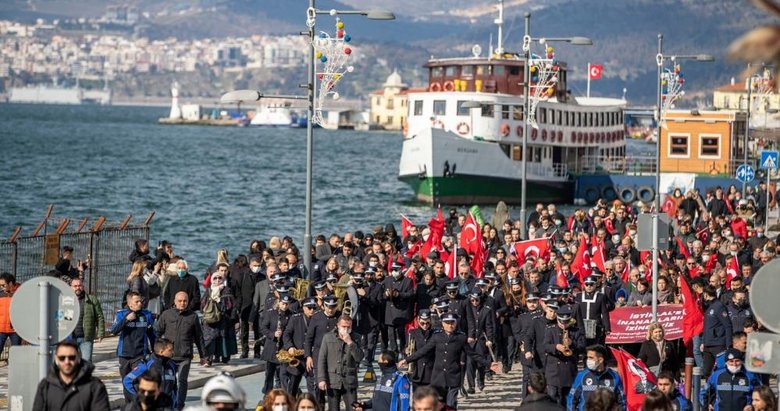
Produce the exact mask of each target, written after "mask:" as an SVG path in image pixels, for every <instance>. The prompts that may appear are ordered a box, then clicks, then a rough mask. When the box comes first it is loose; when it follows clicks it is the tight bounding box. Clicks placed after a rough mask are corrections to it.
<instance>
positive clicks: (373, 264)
mask: <svg viewBox="0 0 780 411" xmlns="http://www.w3.org/2000/svg"><path fill="white" fill-rule="evenodd" d="M368 266H369V267H376V261H369V262H368Z"/></svg>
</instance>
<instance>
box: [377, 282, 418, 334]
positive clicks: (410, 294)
mask: <svg viewBox="0 0 780 411" xmlns="http://www.w3.org/2000/svg"><path fill="white" fill-rule="evenodd" d="M382 285H383V286H384V289H385V291H387V290H391V292H392V294H393V295H392V297H387V295H386V294H385V292H382V297H383V299H384V302H385V304H386V306H385V325H403V324H406V323H408V322H409V321H411V319H412V313H413V310H414V297H415V292H414V288H413V287H412V280H411V279H410V278H408V277H401V278H399V279H397V280H396V279H395V278H393V276H388V277H387V278H385V279H384V280H383V281H382Z"/></svg>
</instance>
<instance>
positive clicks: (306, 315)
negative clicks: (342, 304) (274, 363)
mask: <svg viewBox="0 0 780 411" xmlns="http://www.w3.org/2000/svg"><path fill="white" fill-rule="evenodd" d="M301 305H302V306H303V309H302V311H303V312H301V313H298V314H293V315H292V316H291V317H290V320H289V321H288V322H287V327H285V328H284V333H283V334H282V348H283V349H285V350H287V351H288V352H290V354H291V355H292V353H293V350H302V349H303V347H304V341H305V339H306V330H308V329H309V323H310V322H311V319H312V317H313V316H314V313H316V312H317V309H318V308H319V306H318V305H317V300H316V299H315V298H314V297H308V298H305V299H304V300H303V302H302V304H301ZM296 358H297V359H298V361H299V362H300V364H299V365H298V366H297V367H291V366H288V367H287V381H284V380H283V381H282V386H283V387H284V389H285V390H286V391H287V392H288V393H290V395H293V396H296V395H298V393H300V391H301V390H300V384H301V379H303V376H304V375H306V385H307V386H309V384H311V385H316V382H315V381H314V374H312V373H311V372H307V370H306V358H305V357H304V356H299V357H296Z"/></svg>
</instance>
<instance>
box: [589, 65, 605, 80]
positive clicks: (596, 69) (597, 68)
mask: <svg viewBox="0 0 780 411" xmlns="http://www.w3.org/2000/svg"><path fill="white" fill-rule="evenodd" d="M603 71H604V66H602V65H601V64H588V80H598V79H600V78H601V73H602V72H603Z"/></svg>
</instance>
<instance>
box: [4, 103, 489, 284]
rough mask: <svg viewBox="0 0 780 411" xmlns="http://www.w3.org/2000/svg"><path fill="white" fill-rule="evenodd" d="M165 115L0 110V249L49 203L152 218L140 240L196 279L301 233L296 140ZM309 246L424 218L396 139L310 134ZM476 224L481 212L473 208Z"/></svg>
mask: <svg viewBox="0 0 780 411" xmlns="http://www.w3.org/2000/svg"><path fill="white" fill-rule="evenodd" d="M167 114H168V109H167V108H149V107H118V106H111V107H100V106H49V105H13V104H0V150H1V151H0V152H2V156H1V158H2V160H0V199H1V200H0V238H6V237H7V236H9V235H10V234H11V232H12V230H13V228H14V227H15V226H17V225H21V226H22V227H23V228H24V231H23V233H26V234H29V233H30V232H31V231H32V230H33V228H34V227H35V226H36V225H37V224H38V223H39V222H40V221H41V220H42V218H43V216H44V213H45V211H46V207H47V206H48V204H54V206H55V207H54V219H53V220H52V221H53V222H52V223H51V225H52V226H53V225H54V224H55V223H56V222H57V221H59V219H61V218H63V217H67V218H71V219H73V220H74V221H77V220H80V219H82V218H84V217H88V218H90V220H91V221H94V220H95V219H96V218H97V217H98V216H100V215H105V216H106V217H108V219H109V220H110V221H113V222H117V221H120V220H122V219H123V218H124V217H125V216H126V215H128V214H132V215H134V216H135V220H134V221H136V222H140V221H142V220H143V218H145V216H146V215H147V214H148V213H149V212H150V211H152V210H154V211H156V212H157V214H156V217H155V218H154V221H153V223H152V230H151V240H152V241H153V243H156V242H157V241H159V240H169V241H172V242H173V243H174V247H175V249H176V252H177V254H180V255H182V256H184V257H185V258H187V259H188V260H189V261H190V263H191V264H195V269H196V270H197V272H201V271H202V270H203V269H204V268H205V266H207V265H208V264H210V263H211V262H212V260H213V259H214V255H215V251H216V250H217V249H218V248H220V247H227V248H228V249H229V250H230V251H231V255H233V256H235V255H237V254H239V253H244V252H246V250H247V249H248V246H249V242H250V241H251V240H252V239H255V238H258V239H265V240H267V239H268V238H270V237H271V236H273V235H279V236H282V235H290V236H291V237H293V238H294V239H295V240H296V242H298V243H300V241H301V240H302V238H303V228H304V224H303V223H304V188H305V178H306V174H305V171H306V170H305V167H306V164H305V154H306V133H305V130H302V129H258V128H238V127H202V126H162V125H158V124H157V119H158V117H161V116H166V115H167ZM314 142H315V146H314V208H313V229H312V232H313V234H314V235H317V234H325V235H328V234H330V233H332V232H337V233H341V234H343V233H344V232H346V231H354V230H358V229H360V230H364V231H368V230H370V229H371V228H372V227H373V226H374V225H377V224H386V223H391V222H392V223H395V224H396V227H397V228H398V229H399V230H400V224H399V219H400V217H399V214H400V213H403V214H405V215H407V216H408V217H410V218H411V219H412V220H413V221H415V222H416V223H417V224H425V223H426V222H427V221H428V219H429V218H430V217H431V215H432V214H433V213H434V210H433V209H432V208H430V207H428V206H426V205H422V204H419V203H417V202H416V201H415V200H414V196H413V193H412V191H411V189H410V188H408V187H407V186H406V185H404V184H402V183H401V182H399V181H398V180H397V178H396V177H397V173H398V160H399V157H400V152H401V136H400V133H390V132H371V133H367V132H357V131H328V130H321V129H318V130H315V137H314ZM483 210H484V211H485V215H486V216H487V215H490V214H492V210H493V207H490V206H485V207H483Z"/></svg>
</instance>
